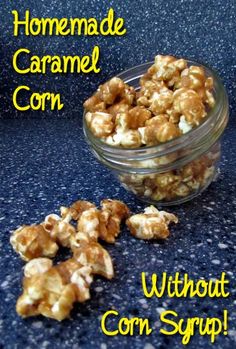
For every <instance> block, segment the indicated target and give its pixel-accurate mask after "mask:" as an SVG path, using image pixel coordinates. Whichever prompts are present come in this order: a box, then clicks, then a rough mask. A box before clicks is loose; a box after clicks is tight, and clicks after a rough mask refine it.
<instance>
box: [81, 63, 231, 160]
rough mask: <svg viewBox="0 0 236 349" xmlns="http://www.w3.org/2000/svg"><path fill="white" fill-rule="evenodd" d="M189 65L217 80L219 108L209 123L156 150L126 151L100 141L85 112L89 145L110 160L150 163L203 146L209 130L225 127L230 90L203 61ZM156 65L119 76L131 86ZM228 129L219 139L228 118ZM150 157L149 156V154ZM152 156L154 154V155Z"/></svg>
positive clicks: (134, 149)
mask: <svg viewBox="0 0 236 349" xmlns="http://www.w3.org/2000/svg"><path fill="white" fill-rule="evenodd" d="M186 61H187V63H188V65H198V66H202V67H203V68H204V70H205V71H206V73H207V75H208V76H211V77H213V80H214V97H215V105H214V107H213V108H211V109H210V110H209V112H208V114H207V117H206V118H205V120H204V121H203V122H202V123H201V124H200V125H199V126H197V127H195V128H193V129H192V130H190V131H189V132H187V133H185V134H183V135H181V136H180V137H177V138H174V139H172V140H170V141H168V142H165V143H161V144H157V145H152V146H144V147H138V148H124V147H117V146H112V145H109V144H107V143H105V142H104V141H102V140H100V139H99V138H97V137H95V136H94V135H93V134H92V132H91V131H90V130H89V128H88V127H87V123H86V120H85V114H86V111H84V114H83V124H84V127H83V128H84V134H85V136H86V137H87V138H88V140H89V142H90V143H92V145H94V146H95V148H96V149H99V150H101V151H102V152H104V153H106V154H109V156H111V157H112V156H114V157H118V158H120V157H122V158H123V157H126V158H128V159H132V158H134V159H136V160H138V159H142V160H144V159H146V158H151V157H155V156H158V157H159V156H163V155H166V154H169V153H172V152H175V151H177V150H179V149H181V148H184V147H187V145H189V144H190V142H191V143H192V142H200V141H201V140H202V139H203V138H204V137H206V136H209V130H212V129H213V130H214V129H215V128H217V129H218V128H219V124H221V123H222V120H221V119H222V111H224V110H227V109H228V97H227V93H226V90H225V88H224V86H223V84H222V82H221V79H220V77H219V75H218V73H217V72H216V71H215V70H214V69H212V68H210V67H209V66H208V65H206V64H205V63H201V62H199V61H193V60H188V59H186ZM153 63H154V62H146V63H143V64H140V65H138V66H135V67H132V68H129V69H127V70H125V71H123V72H121V73H119V74H118V75H116V76H117V77H119V78H121V79H123V80H124V82H125V83H129V82H130V81H132V80H133V79H137V78H140V77H141V76H142V75H143V74H144V72H145V71H146V70H147V68H148V67H150V66H151V65H152V64H153ZM225 119H226V120H225V122H224V127H223V128H222V130H221V132H220V134H219V132H218V138H219V137H220V135H221V133H222V132H223V130H224V128H225V126H226V122H227V117H226V118H225ZM145 153H148V154H145ZM150 154H153V156H152V155H150Z"/></svg>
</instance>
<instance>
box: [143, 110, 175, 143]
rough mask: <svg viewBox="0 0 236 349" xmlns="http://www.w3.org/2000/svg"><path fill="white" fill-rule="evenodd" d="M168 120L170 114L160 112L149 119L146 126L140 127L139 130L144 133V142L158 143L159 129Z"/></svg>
mask: <svg viewBox="0 0 236 349" xmlns="http://www.w3.org/2000/svg"><path fill="white" fill-rule="evenodd" d="M167 122H168V116H167V115H166V114H160V115H157V116H154V117H153V118H151V119H150V120H147V122H146V124H145V127H144V128H142V129H140V128H139V132H140V134H141V135H142V142H143V144H147V145H154V144H157V143H158V139H157V137H156V135H157V130H158V129H159V128H160V127H161V126H162V125H163V124H166V123H167Z"/></svg>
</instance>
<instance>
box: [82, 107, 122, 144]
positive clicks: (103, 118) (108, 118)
mask: <svg viewBox="0 0 236 349" xmlns="http://www.w3.org/2000/svg"><path fill="white" fill-rule="evenodd" d="M85 119H86V121H87V124H88V127H89V128H90V130H91V131H92V132H93V134H94V136H96V137H99V138H101V137H107V136H109V135H110V134H111V133H112V132H113V130H114V127H115V125H114V122H113V116H112V115H111V114H108V113H104V112H94V113H90V112H88V113H87V114H86V115H85Z"/></svg>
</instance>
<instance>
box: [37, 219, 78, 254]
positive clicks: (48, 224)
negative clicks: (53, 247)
mask: <svg viewBox="0 0 236 349" xmlns="http://www.w3.org/2000/svg"><path fill="white" fill-rule="evenodd" d="M71 218H72V216H71V214H70V213H68V214H67V215H66V216H65V217H64V218H61V217H59V216H58V215H56V214H50V215H48V216H47V217H46V218H45V220H44V223H43V225H44V228H45V230H46V231H47V232H48V233H49V234H50V236H51V238H52V239H53V240H55V241H56V242H58V243H59V244H61V245H62V246H64V247H69V246H70V239H71V237H72V236H74V235H75V233H76V230H75V228H74V227H73V225H71V224H70V223H69V222H70V221H71Z"/></svg>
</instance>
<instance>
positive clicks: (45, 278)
mask: <svg viewBox="0 0 236 349" xmlns="http://www.w3.org/2000/svg"><path fill="white" fill-rule="evenodd" d="M91 273H92V268H91V267H89V266H82V265H81V264H80V263H78V262H77V261H76V260H75V259H74V258H70V259H68V260H67V261H65V262H62V263H59V264H58V265H56V266H54V267H52V266H50V263H49V261H48V260H46V259H43V258H37V259H36V260H32V261H30V262H29V263H28V264H27V265H26V267H25V278H24V281H23V288H24V290H23V294H22V295H21V296H20V297H19V299H18V301H17V305H16V310H17V313H18V314H19V315H21V316H22V317H28V316H34V315H39V314H42V315H44V316H46V317H50V318H53V319H56V320H58V321H61V320H63V319H65V318H66V317H68V316H69V314H70V311H71V309H72V307H73V303H74V302H76V301H78V302H84V301H85V300H87V299H89V298H90V293H89V286H90V284H91V282H92V281H93V277H92V275H91Z"/></svg>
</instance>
